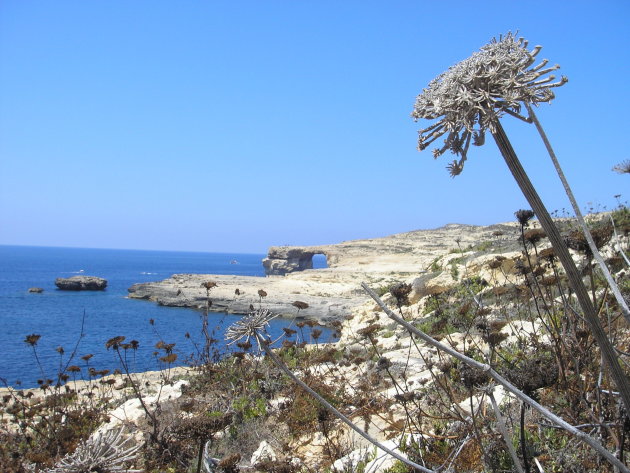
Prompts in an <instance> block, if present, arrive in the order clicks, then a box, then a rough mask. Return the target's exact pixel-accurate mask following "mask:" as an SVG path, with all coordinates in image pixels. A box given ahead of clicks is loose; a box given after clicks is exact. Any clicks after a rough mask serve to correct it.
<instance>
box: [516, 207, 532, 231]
mask: <svg viewBox="0 0 630 473" xmlns="http://www.w3.org/2000/svg"><path fill="white" fill-rule="evenodd" d="M534 215H535V214H534V211H533V210H523V209H521V210H517V211H516V212H514V216H515V217H516V220H518V223H520V224H521V226H523V227H526V226H528V225H529V221H530V220H531V219H532V218H534Z"/></svg>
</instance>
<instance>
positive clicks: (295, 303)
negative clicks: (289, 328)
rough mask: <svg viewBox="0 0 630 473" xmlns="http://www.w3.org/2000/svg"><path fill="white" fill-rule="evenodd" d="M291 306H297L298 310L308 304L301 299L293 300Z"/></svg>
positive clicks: (306, 307) (306, 306) (305, 307)
mask: <svg viewBox="0 0 630 473" xmlns="http://www.w3.org/2000/svg"><path fill="white" fill-rule="evenodd" d="M291 305H292V306H293V307H297V309H298V310H304V309H308V304H307V303H306V302H302V301H295V302H293V303H292V304H291Z"/></svg>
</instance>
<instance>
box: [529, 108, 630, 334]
mask: <svg viewBox="0 0 630 473" xmlns="http://www.w3.org/2000/svg"><path fill="white" fill-rule="evenodd" d="M525 107H526V108H527V113H529V118H531V120H532V122H533V123H534V125H535V126H536V129H537V130H538V133H539V134H540V137H541V138H542V140H543V143H544V144H545V148H547V152H548V153H549V157H550V158H551V161H552V162H553V165H554V167H555V168H556V172H557V173H558V177H559V178H560V181H561V182H562V186H563V187H564V192H565V193H566V194H567V197H568V198H569V201H570V202H571V207H573V211H574V212H575V218H576V219H577V221H578V223H579V224H580V227H581V228H582V232H583V233H584V237H585V238H586V241H587V242H588V246H589V248H590V249H591V252H592V253H593V257H594V258H595V261H597V264H598V265H599V268H600V269H601V271H602V273H603V274H604V277H605V278H606V281H607V282H608V286H610V289H611V291H612V293H613V294H614V295H615V299H616V300H617V303H618V304H619V307H620V308H621V313H622V314H623V316H624V317H625V319H626V321H627V322H628V323H630V309H628V304H626V301H625V299H624V298H623V295H622V294H621V291H620V290H619V286H618V285H617V283H616V282H615V280H614V279H613V277H612V275H611V274H610V271H609V270H608V266H606V263H605V262H604V258H602V255H601V254H600V252H599V250H598V249H597V245H596V244H595V241H594V240H593V236H592V235H591V232H590V231H589V229H588V226H587V225H586V222H585V221H584V217H583V216H582V212H581V211H580V207H579V206H578V204H577V201H576V200H575V196H574V195H573V191H572V190H571V186H569V181H567V179H566V177H565V176H564V172H563V171H562V167H561V166H560V162H559V161H558V158H557V157H556V153H555V152H554V150H553V148H552V147H551V143H550V142H549V139H548V138H547V134H546V133H545V130H544V129H543V127H542V125H541V124H540V121H539V120H538V117H537V116H536V114H535V113H534V110H533V109H532V107H531V105H529V104H528V103H525ZM624 256H625V255H624Z"/></svg>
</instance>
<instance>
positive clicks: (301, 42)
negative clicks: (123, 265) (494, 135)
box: [0, 0, 630, 253]
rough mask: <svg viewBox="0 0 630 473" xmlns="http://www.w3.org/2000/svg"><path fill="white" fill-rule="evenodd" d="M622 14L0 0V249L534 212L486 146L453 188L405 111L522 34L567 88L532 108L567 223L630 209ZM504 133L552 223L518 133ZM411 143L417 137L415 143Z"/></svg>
mask: <svg viewBox="0 0 630 473" xmlns="http://www.w3.org/2000/svg"><path fill="white" fill-rule="evenodd" d="M629 25H630V2H628V1H627V0H618V1H612V0H609V1H599V2H593V1H575V0H573V1H571V2H564V1H556V2H550V1H535V0H534V1H529V2H515V1H514V2H510V1H506V0H501V1H482V0H480V1H468V0H465V1H464V0H461V1H457V0H456V1H448V2H439V1H420V0H417V1H395V0H393V1H369V0H356V1H354V0H343V1H340V0H335V1H329V0H317V1H315V0H312V1H297V0H294V1H290V0H285V1H280V0H255V1H239V0H231V1H192V0H183V1H160V0H147V1H143V0H134V1H116V0H113V1H85V0H78V1H65V0H54V1H53V0H42V1H30V0H3V1H2V2H0V68H1V69H0V244H18V245H42V246H70V247H91V248H131V249H164V250H193V251H212V252H214V251H216V252H222V251H225V252H250V253H264V252H266V251H267V248H268V247H269V246H271V245H283V244H291V245H314V244H325V243H336V242H340V241H344V240H351V239H360V238H371V237H378V236H385V235H389V234H393V233H399V232H405V231H410V230H415V229H422V228H435V227H438V226H441V225H444V224H447V223H470V224H490V223H497V222H502V221H509V220H513V214H514V212H515V211H516V210H518V209H520V208H529V207H528V206H527V203H526V201H525V200H524V198H523V197H522V196H521V193H520V191H519V190H518V188H517V186H516V184H515V182H514V180H513V179H512V177H511V175H510V174H509V173H508V171H507V169H506V166H505V164H504V162H503V160H502V158H501V156H500V154H499V152H498V150H497V148H496V146H495V144H494V142H493V141H492V140H491V139H488V140H487V142H486V145H485V146H484V147H482V148H473V149H472V150H471V152H470V155H469V160H468V162H467V165H466V168H465V169H464V172H463V174H462V175H460V176H458V177H456V178H455V179H451V178H450V177H449V176H448V172H447V171H446V169H445V166H446V165H447V164H448V162H449V161H450V160H451V159H452V158H451V155H448V154H446V155H444V156H443V157H441V158H439V159H438V160H434V159H433V157H432V154H431V151H430V150H426V151H424V152H418V151H417V150H416V139H417V130H418V129H419V128H421V127H423V125H424V124H423V123H414V121H413V120H412V119H411V118H410V113H411V110H412V107H413V103H414V100H415V97H416V95H418V94H419V93H420V92H421V91H422V89H423V88H424V87H425V86H426V85H427V84H428V82H429V81H430V80H431V79H432V78H434V77H435V76H436V75H438V74H439V73H441V72H443V71H444V70H445V69H447V68H448V67H449V66H450V65H452V64H454V63H456V62H458V61H460V60H462V59H465V58H466V57H468V56H469V55H470V54H471V53H472V52H474V51H475V50H477V49H478V48H479V47H481V46H482V45H484V44H485V43H486V42H488V41H489V40H490V39H491V38H492V37H494V36H498V35H499V34H501V33H506V32H508V31H515V30H518V31H519V33H520V34H521V35H522V36H524V37H525V38H527V39H528V40H529V41H530V44H531V45H535V44H540V45H542V46H543V51H542V53H541V54H540V56H539V57H540V58H543V57H545V58H548V59H549V60H550V61H551V63H552V64H553V63H558V64H560V65H561V70H560V73H561V74H564V75H566V76H567V77H568V78H569V83H568V84H567V85H565V86H564V87H562V88H560V89H556V95H557V98H556V100H555V101H554V102H553V103H552V104H551V105H546V104H545V105H543V106H541V107H540V108H539V109H538V110H537V112H538V116H539V118H540V120H541V121H542V123H543V126H544V127H545V128H546V130H547V133H548V135H549V137H550V139H551V141H552V144H553V145H554V147H555V149H556V152H557V154H558V157H559V159H560V161H561V163H562V165H563V167H564V169H565V173H566V175H567V178H568V179H569V182H570V183H571V184H572V186H573V190H574V192H575V194H576V197H577V199H578V201H579V202H580V203H581V205H582V206H583V207H588V206H590V205H591V204H589V203H592V205H593V206H595V207H596V208H598V209H603V208H609V209H610V208H612V207H614V206H615V205H616V204H617V201H616V200H615V198H614V197H613V196H615V195H617V194H621V195H622V197H621V200H622V201H627V200H628V199H629V197H630V195H629V191H630V178H629V177H628V176H627V175H619V174H616V173H613V172H612V171H611V168H612V167H613V166H614V165H615V164H618V163H620V162H621V161H623V160H625V159H628V158H629V157H630V156H629V152H628V146H627V142H628V138H629V132H628V129H629V126H628V125H629V118H628V111H629V110H630V107H629V105H630V94H629V87H628V83H629V78H630V66H629V64H630V53H629V43H630V42H629V39H630V26H629ZM503 123H504V127H505V128H506V130H507V132H508V135H509V136H510V138H511V139H512V140H513V145H514V147H515V149H516V151H517V153H518V154H519V157H520V158H521V160H522V161H523V163H524V165H525V167H526V169H527V171H528V173H529V174H530V177H531V178H532V180H533V182H534V185H535V186H536V187H537V189H538V190H539V192H540V194H541V196H542V198H543V200H544V201H545V203H546V204H547V206H548V208H549V210H550V211H553V210H560V209H562V208H568V207H569V204H568V202H567V200H566V197H564V194H563V192H562V189H561V186H560V183H559V180H558V178H557V177H556V176H555V174H554V171H553V168H552V167H551V164H550V163H549V158H548V157H547V156H546V154H545V152H544V148H543V147H542V144H541V143H540V139H539V138H538V135H537V133H536V131H535V129H534V127H533V125H527V124H524V123H522V122H518V121H516V120H515V119H513V118H509V117H506V118H504V119H503ZM425 126H426V125H425Z"/></svg>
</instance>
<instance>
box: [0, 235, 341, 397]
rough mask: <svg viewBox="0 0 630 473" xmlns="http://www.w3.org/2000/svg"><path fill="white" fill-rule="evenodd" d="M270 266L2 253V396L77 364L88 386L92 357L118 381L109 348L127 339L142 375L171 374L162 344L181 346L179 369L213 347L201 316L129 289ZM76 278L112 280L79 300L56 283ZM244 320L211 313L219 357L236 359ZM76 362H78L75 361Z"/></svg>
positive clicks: (125, 254) (85, 252) (81, 252)
mask: <svg viewBox="0 0 630 473" xmlns="http://www.w3.org/2000/svg"><path fill="white" fill-rule="evenodd" d="M264 256H265V255H254V254H231V253H189V252H168V251H137V250H106V249H83V248H45V247H25V246H2V245H0V347H1V350H2V361H0V386H2V383H3V382H6V383H7V384H8V385H10V386H15V387H22V388H28V387H34V386H37V385H38V383H37V381H38V379H39V380H42V379H52V380H55V381H56V380H57V374H58V373H59V371H60V367H64V366H66V365H67V364H70V365H77V366H80V367H81V368H82V371H81V375H79V376H77V379H80V378H81V377H87V373H86V372H87V369H86V368H87V367H86V362H85V361H84V360H82V359H81V357H82V356H84V355H88V354H92V355H93V357H92V358H91V359H90V360H89V366H91V367H94V368H95V369H97V370H104V369H109V370H110V371H113V370H114V369H116V368H120V362H119V359H118V357H117V355H116V353H115V352H113V351H112V350H107V349H106V348H105V343H106V342H107V340H109V339H111V338H113V337H117V336H120V335H122V336H125V337H126V341H127V342H129V341H131V340H137V341H138V342H139V348H138V350H137V351H132V350H129V353H128V355H127V356H128V359H127V362H128V364H129V366H130V368H131V370H132V371H146V370H155V369H160V368H164V365H163V364H161V362H159V361H158V360H157V357H156V356H155V355H154V353H155V352H156V349H155V344H156V343H157V342H159V341H164V342H165V343H175V347H174V353H176V354H177V355H178V359H177V362H176V363H175V365H181V364H184V362H185V360H186V359H187V358H189V357H190V355H191V354H194V353H196V348H195V344H197V346H199V347H201V346H202V345H203V342H202V337H201V313H200V312H198V311H196V310H193V309H185V308H171V307H162V306H158V305H157V304H155V303H153V302H149V301H141V300H134V299H127V298H126V296H127V289H128V288H129V287H130V286H131V285H133V284H135V283H142V282H149V281H159V280H162V279H165V278H168V277H170V276H171V275H173V274H179V273H200V274H234V275H246V276H260V277H263V276H264V269H263V266H262V259H263V258H264ZM316 264H317V263H316ZM320 264H321V263H320ZM75 275H86V276H98V277H102V278H105V279H107V281H108V286H107V289H106V290H105V291H82V292H73V291H60V290H58V289H57V288H56V286H55V284H54V281H55V278H58V277H70V276H75ZM31 287H41V288H43V289H44V292H43V293H41V294H33V293H29V292H28V289H29V288H31ZM239 318H240V316H238V315H228V314H221V313H210V315H209V324H210V328H212V329H213V330H214V335H213V336H214V338H216V339H217V340H219V342H218V343H217V345H216V348H217V349H218V350H219V352H220V353H222V354H224V353H226V352H227V351H228V349H227V348H226V347H225V344H224V343H223V332H224V330H225V328H226V327H228V326H229V325H230V324H232V323H233V322H234V321H236V320H238V319H239ZM82 325H83V330H81V327H82ZM288 325H289V321H287V320H282V319H276V320H274V321H272V326H271V329H270V333H271V334H272V335H279V334H280V333H282V327H285V326H288ZM320 329H323V328H322V327H320ZM323 331H324V333H323V335H322V336H321V338H320V341H329V340H330V339H331V335H332V333H331V331H330V330H327V329H323ZM81 332H83V335H81ZM31 334H37V335H40V336H41V337H40V338H39V340H38V342H37V344H36V346H35V351H36V352H35V353H34V351H33V347H31V346H30V345H28V344H27V343H25V338H26V336H28V335H31ZM186 334H189V337H187V336H186ZM308 338H309V337H308V334H306V335H305V339H307V340H308ZM77 344H78V345H77ZM59 347H63V350H59ZM60 351H63V354H60ZM73 352H74V353H75V354H74V359H72V360H70V359H69V358H70V356H71V354H72V353H73ZM163 354H164V353H161V354H160V356H162V355H163ZM36 357H37V358H38V359H39V362H40V363H39V364H38V362H37V358H36ZM40 365H41V368H40Z"/></svg>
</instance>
